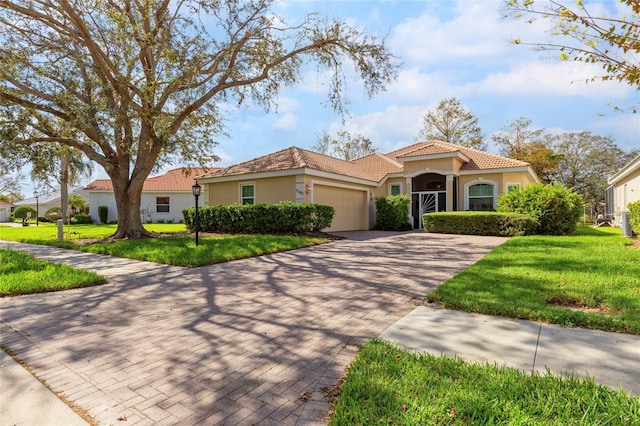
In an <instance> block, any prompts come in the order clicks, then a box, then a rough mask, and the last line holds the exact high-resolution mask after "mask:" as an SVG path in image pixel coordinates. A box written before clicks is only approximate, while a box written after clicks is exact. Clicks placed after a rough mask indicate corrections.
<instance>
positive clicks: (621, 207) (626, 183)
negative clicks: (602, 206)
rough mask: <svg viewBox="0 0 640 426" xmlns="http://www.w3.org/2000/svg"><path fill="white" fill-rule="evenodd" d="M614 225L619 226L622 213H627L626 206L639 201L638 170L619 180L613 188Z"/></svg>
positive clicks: (639, 180)
mask: <svg viewBox="0 0 640 426" xmlns="http://www.w3.org/2000/svg"><path fill="white" fill-rule="evenodd" d="M613 200H614V225H616V226H620V225H621V219H620V217H621V214H622V212H626V211H628V208H627V204H629V203H633V202H635V201H638V200H640V168H639V169H637V170H635V171H633V172H631V173H629V174H628V175H626V176H625V177H624V178H622V179H620V180H619V181H618V182H616V183H615V184H614V186H613Z"/></svg>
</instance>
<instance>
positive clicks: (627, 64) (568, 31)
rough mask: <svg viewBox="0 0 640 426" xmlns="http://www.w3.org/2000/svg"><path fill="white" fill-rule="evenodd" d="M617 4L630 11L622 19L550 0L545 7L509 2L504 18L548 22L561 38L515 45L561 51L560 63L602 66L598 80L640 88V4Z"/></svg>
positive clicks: (622, 0)
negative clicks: (639, 17) (576, 62)
mask: <svg viewBox="0 0 640 426" xmlns="http://www.w3.org/2000/svg"><path fill="white" fill-rule="evenodd" d="M618 3H619V5H617V6H618V7H616V9H623V10H627V11H628V12H627V13H626V16H624V17H621V18H616V17H607V16H595V15H593V14H591V13H589V11H588V10H587V8H586V7H585V6H584V4H583V2H582V1H581V0H579V1H576V2H573V3H569V2H566V3H565V2H563V3H560V2H557V1H549V2H544V6H540V5H539V2H538V3H536V2H534V1H532V0H508V1H506V2H505V12H506V13H505V16H510V17H513V18H515V19H525V20H526V22H528V23H532V22H534V21H536V20H538V19H546V20H549V21H550V23H551V29H552V34H553V35H554V36H557V37H558V38H557V40H558V39H560V40H559V41H558V42H557V43H554V42H549V43H541V42H533V43H531V42H522V41H521V40H520V39H515V40H514V43H515V44H524V45H529V46H534V47H536V48H537V49H539V50H555V51H558V52H559V56H560V59H561V60H573V61H579V62H585V63H597V64H600V65H601V66H602V69H603V70H604V73H603V74H602V75H601V76H599V77H597V78H600V79H602V80H610V79H615V80H618V81H621V82H625V83H627V84H629V85H631V86H634V87H636V88H640V63H639V62H638V60H639V58H640V56H639V55H638V54H639V53H640V21H639V20H638V15H639V14H640V2H639V1H638V0H619V1H618Z"/></svg>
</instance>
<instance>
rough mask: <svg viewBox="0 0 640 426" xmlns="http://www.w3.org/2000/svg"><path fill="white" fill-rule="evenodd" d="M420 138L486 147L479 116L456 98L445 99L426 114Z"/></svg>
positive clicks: (472, 146) (470, 146)
mask: <svg viewBox="0 0 640 426" xmlns="http://www.w3.org/2000/svg"><path fill="white" fill-rule="evenodd" d="M418 138H419V139H430V140H431V139H436V140H441V141H444V142H449V143H453V144H456V145H462V146H466V147H467V148H476V149H484V142H483V138H484V136H483V134H482V130H481V129H480V126H479V125H478V118H477V117H476V116H475V115H474V114H473V113H472V112H471V111H469V110H467V109H466V108H465V107H464V106H463V105H462V104H461V103H460V101H459V100H458V99H456V98H447V99H443V100H442V101H440V103H439V104H438V106H437V107H436V108H434V109H431V110H429V111H428V112H427V114H425V116H424V117H423V119H422V128H421V129H420V133H419V134H418Z"/></svg>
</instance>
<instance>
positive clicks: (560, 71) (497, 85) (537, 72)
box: [476, 61, 632, 99]
mask: <svg viewBox="0 0 640 426" xmlns="http://www.w3.org/2000/svg"><path fill="white" fill-rule="evenodd" d="M601 72H602V70H601V68H600V67H599V66H597V65H593V64H584V63H578V62H551V61H548V62H531V63H529V64H521V65H518V66H516V67H514V68H513V69H511V70H510V71H508V72H495V73H492V74H489V75H487V76H486V78H485V79H484V80H483V81H482V82H480V83H479V84H478V85H477V87H476V90H477V91H478V92H479V93H484V94H494V95H497V94H501V95H509V96H514V95H528V96H536V97H545V96H548V97H553V96H582V97H587V98H592V99H603V98H604V99H606V98H609V99H616V98H623V97H625V96H627V95H628V94H629V93H630V92H631V91H632V89H631V88H630V87H629V86H627V85H624V84H620V83H618V82H614V81H608V82H603V81H599V80H596V81H593V82H589V83H585V81H586V80H589V79H591V78H592V77H594V76H596V75H599V74H601Z"/></svg>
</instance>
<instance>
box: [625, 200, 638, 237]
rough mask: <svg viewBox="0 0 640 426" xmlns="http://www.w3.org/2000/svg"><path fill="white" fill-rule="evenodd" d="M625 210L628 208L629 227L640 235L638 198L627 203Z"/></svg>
mask: <svg viewBox="0 0 640 426" xmlns="http://www.w3.org/2000/svg"><path fill="white" fill-rule="evenodd" d="M627 210H629V213H628V214H629V223H630V224H631V229H633V231H634V232H635V233H636V234H637V235H640V200H638V201H634V202H633V203H629V204H627Z"/></svg>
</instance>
